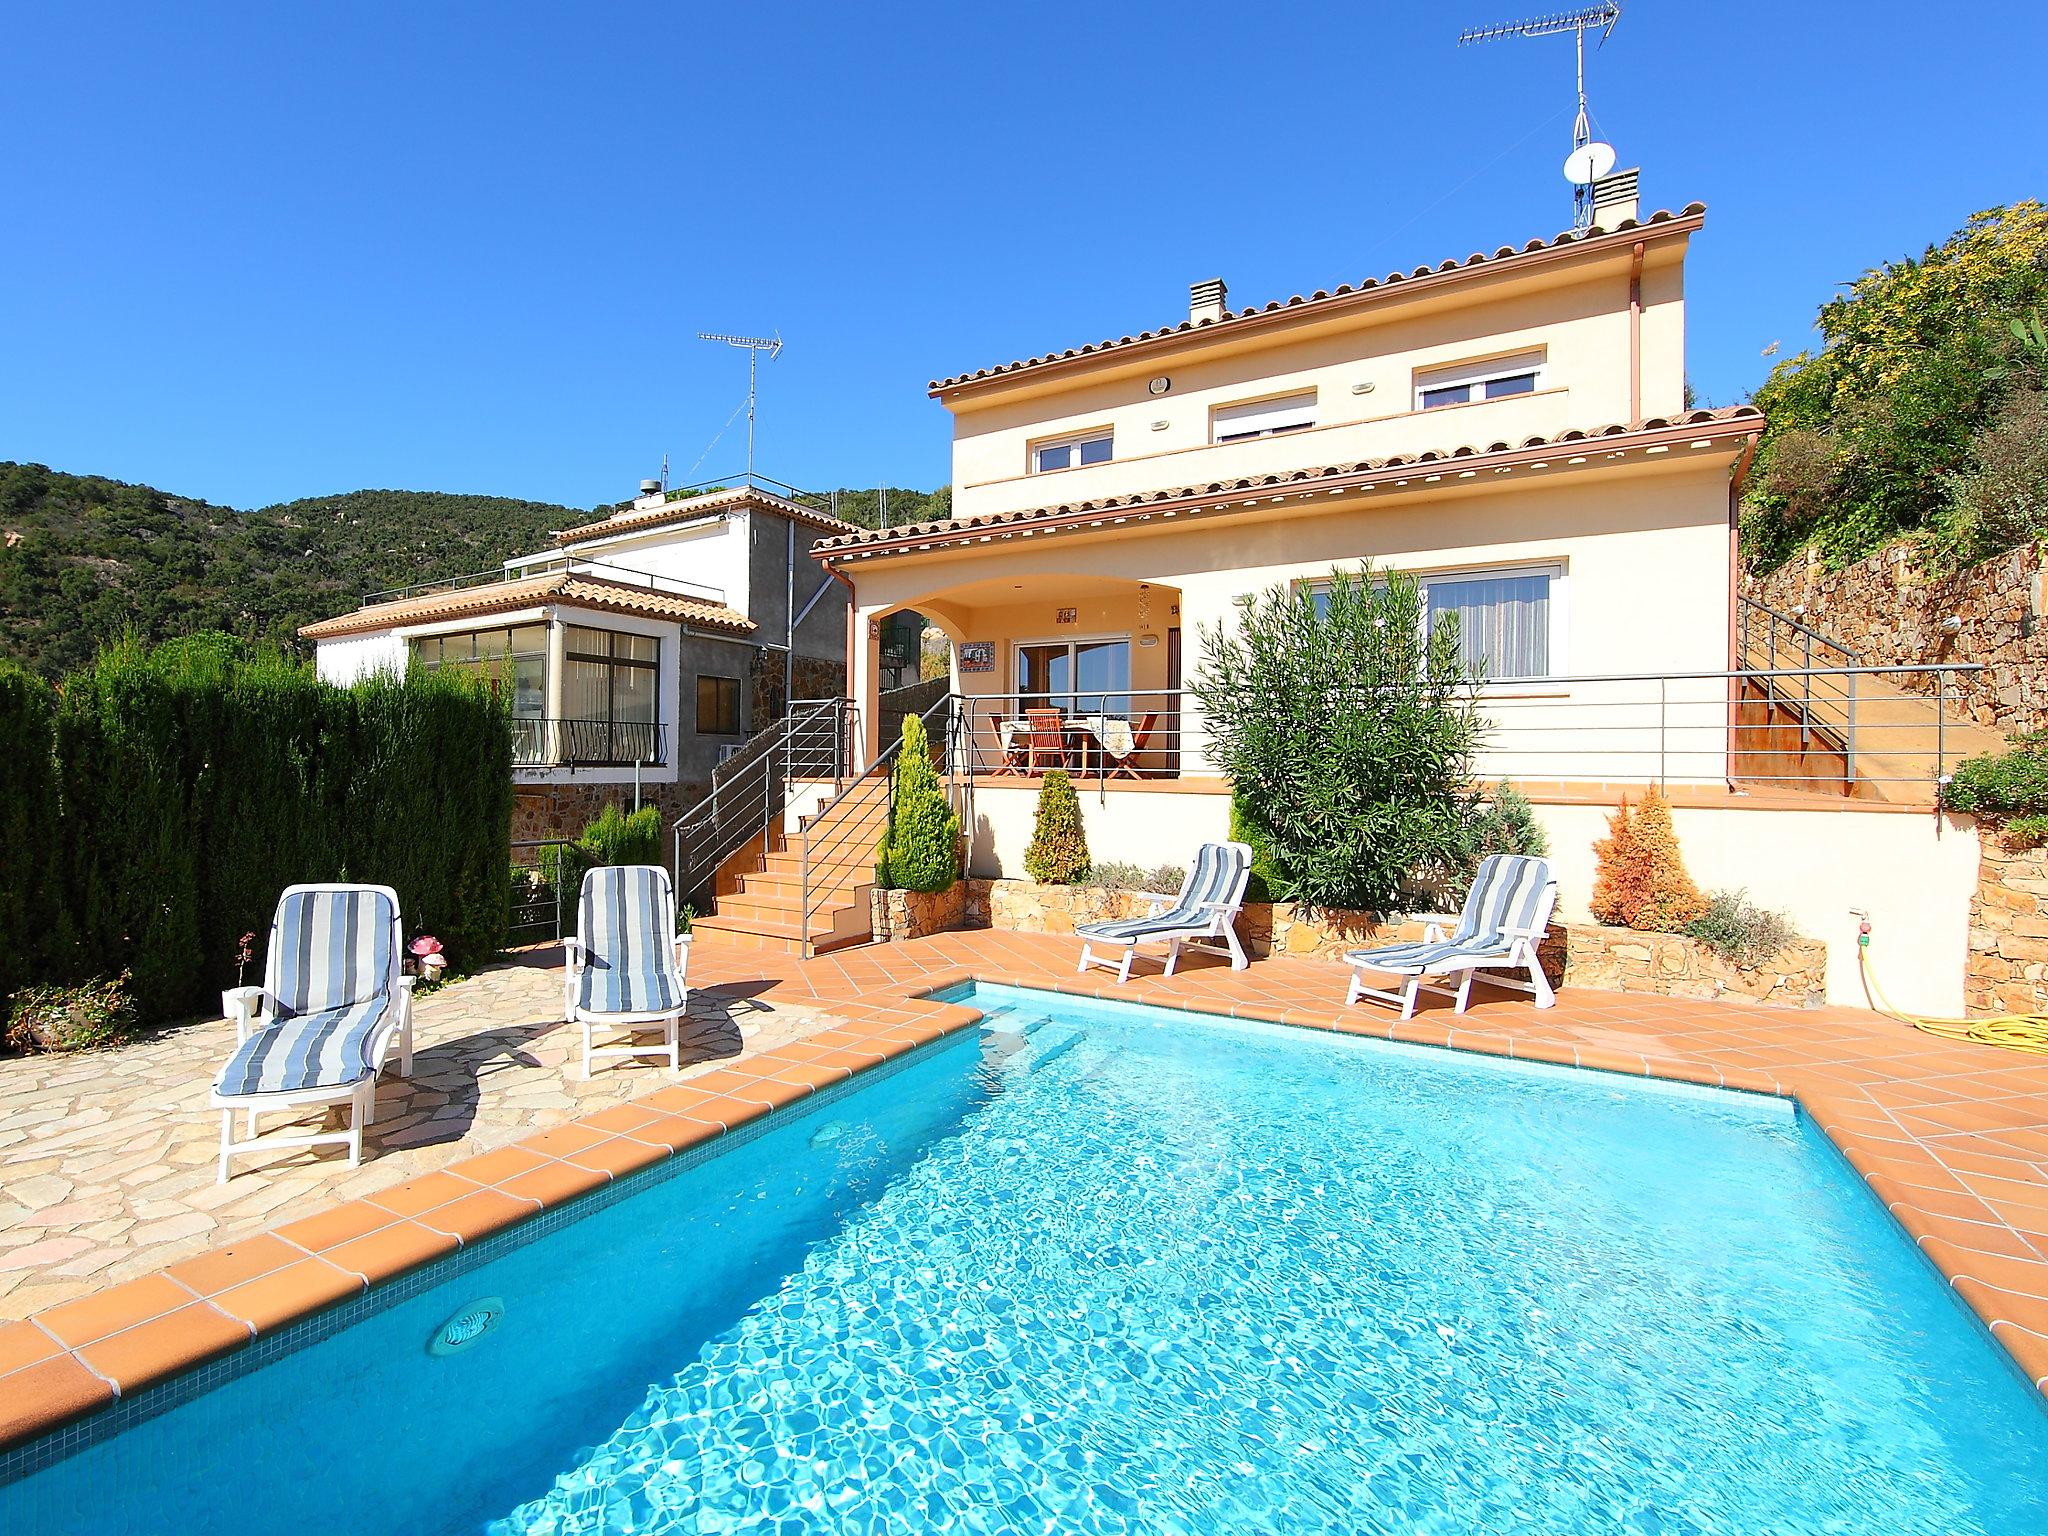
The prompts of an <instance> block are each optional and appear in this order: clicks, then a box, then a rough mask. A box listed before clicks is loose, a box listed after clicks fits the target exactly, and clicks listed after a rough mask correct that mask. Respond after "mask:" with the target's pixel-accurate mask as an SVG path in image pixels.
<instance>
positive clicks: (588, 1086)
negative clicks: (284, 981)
mask: <svg viewBox="0 0 2048 1536" xmlns="http://www.w3.org/2000/svg"><path fill="white" fill-rule="evenodd" d="M551 953H552V957H553V958H555V959H556V960H557V961H558V960H559V951H555V952H551ZM542 958H545V957H542V956H537V957H534V960H532V961H529V962H528V963H524V964H519V963H515V964H510V965H502V966H497V967H494V968H492V969H490V970H487V971H484V972H482V973H480V974H478V975H476V976H473V977H470V978H468V979H466V980H463V981H458V982H453V983H450V984H449V985H447V986H445V987H442V988H440V989H438V990H437V991H435V992H432V993H429V994H425V995H423V996H421V997H420V998H419V999H418V1000H417V1003H416V1005H415V1008H414V1013H413V1050H414V1059H413V1076H412V1079H411V1080H410V1081H409V1082H401V1081H399V1080H397V1078H396V1077H395V1075H393V1074H391V1073H387V1074H386V1076H385V1078H384V1080H383V1083H382V1084H381V1086H380V1088H379V1091H378V1101H377V1119H376V1121H375V1123H374V1124H373V1125H372V1127H371V1129H370V1131H369V1133H368V1134H367V1136H366V1138H365V1142H364V1148H363V1165H362V1167H360V1168H356V1169H351V1168H350V1167H349V1166H348V1163H347V1157H346V1152H345V1150H344V1149H342V1148H340V1147H310V1148H284V1149H279V1150H278V1151H277V1152H275V1153H272V1154H269V1155H265V1154H262V1153H251V1154H246V1155H242V1156H238V1157H237V1158H236V1159H235V1161H234V1164H233V1172H234V1177H233V1179H231V1180H230V1181H229V1182H228V1183H227V1184H225V1185H221V1184H219V1183H217V1182H216V1181H215V1180H216V1169H217V1164H216V1158H217V1155H218V1152H219V1144H220V1116H219V1114H218V1113H217V1112H215V1111H212V1110H209V1109H208V1108H207V1103H206V1100H207V1092H208V1089H209V1088H210V1087H211V1086H212V1082H213V1076H214V1073H215V1072H217V1071H218V1070H219V1068H220V1064H221V1063H222V1062H224V1061H225V1060H227V1058H228V1056H229V1054H230V1053H231V1052H232V1051H233V1049H234V1045H235V1030H234V1026H233V1025H232V1024H230V1023H229V1022H228V1021H227V1020H225V1019H214V1020H208V1021H204V1022H200V1023H194V1024H184V1025H179V1026H177V1027H175V1028H172V1029H168V1030H164V1031H162V1032H160V1033H158V1034H157V1035H155V1036H154V1037H153V1038H150V1039H147V1040H145V1041H142V1042H140V1043H137V1044H134V1045H130V1046H126V1047H123V1048H122V1049H120V1050H115V1051H96V1052H88V1053H84V1054H80V1055H70V1056H29V1057H10V1058H5V1059H0V1169H4V1173H0V1320H5V1319H14V1318H23V1317H27V1316H28V1315H29V1314H30V1313H32V1312H35V1311H38V1310H40V1309H41V1308H43V1307H47V1306H50V1305H52V1304H54V1303H57V1302H62V1301H68V1300H71V1299H72V1298H74V1297H77V1296H81V1295H84V1294H86V1293H87V1292H90V1291H95V1290H99V1289H102V1288H104V1287H106V1286H108V1285H111V1284H114V1283H116V1282H118V1281H120V1280H124V1279H127V1278H129V1277H131V1276H134V1275H139V1274H143V1273H145V1272H147V1271H150V1270H155V1269H160V1268H162V1267H163V1266H164V1265H166V1264H170V1263H174V1262H176V1261H177V1260H179V1259H182V1258H187V1257H190V1256H191V1255H193V1254H196V1253H200V1252H203V1251H205V1250H206V1249H209V1248H212V1247H215V1246H217V1245H219V1244H221V1243H225V1242H229V1241H232V1240H233V1239H235V1238H236V1237H238V1236H241V1235H244V1234H246V1233H251V1232H256V1231H260V1230H262V1229H264V1228H266V1227H270V1226H274V1225H276V1224H277V1223H278V1222H281V1221H286V1220H289V1219H290V1218H292V1217H293V1216H296V1215H300V1214H303V1213H305V1212H307V1211H311V1210H317V1209H320V1208H323V1207H325V1206H327V1205H330V1204H332V1203H334V1202H336V1201H340V1200H348V1199H353V1198H356V1197H358V1196H362V1195H367V1194H371V1193H374V1192H375V1191H377V1190H379V1189H384V1188H387V1187H389V1186H390V1185H393V1184H396V1183H398V1182H400V1181H401V1180H404V1179H409V1178H412V1177H414V1176H415V1175H417V1174H421V1173H427V1172H430V1171H432V1170H434V1169H437V1168H443V1167H445V1166H447V1165H448V1164H450V1163H453V1162H456V1161H458V1160H460V1159H462V1158H465V1157H468V1156H471V1155H473V1154H474V1153H477V1152H481V1151H486V1150H489V1149H491V1148H494V1147H499V1146H504V1145H506V1144H508V1143H510V1142H513V1141H517V1140H518V1139H520V1138H521V1137H523V1136H525V1135H526V1134H527V1133H529V1132H531V1131H536V1130H541V1129H544V1128H545V1127H548V1126H551V1125H555V1124H558V1123H560V1122H562V1121H565V1120H571V1119H575V1118H577V1117H578V1116H581V1115H584V1114H588V1113H590V1112H591V1111H593V1110H598V1109H603V1108H605V1107H606V1106H608V1105H613V1104H620V1103H623V1102H625V1101H626V1100H628V1099H631V1098H633V1097H635V1096H636V1095H639V1094H642V1093H646V1092H648V1091H650V1090H651V1089H653V1088H656V1087H659V1086H660V1085H661V1084H663V1083H666V1082H673V1081H676V1079H675V1078H674V1077H672V1076H671V1075H670V1073H669V1072H668V1070H667V1068H666V1066H665V1065H662V1064H659V1063H656V1062H655V1061H653V1060H652V1059H648V1060H645V1061H618V1060H613V1061H603V1062H600V1063H599V1064H598V1067H597V1070H596V1074H595V1076H594V1077H593V1079H592V1080H591V1081H589V1082H583V1081H581V1080H579V1077H578V1073H579V1072H580V1071H581V1064H582V1056H581V1052H582V1032H581V1030H578V1029H571V1028H570V1027H569V1026H568V1025H567V1024H566V1023H564V1022H563V1020H562V1016H561V1015H562V972H561V970H560V969H559V965H558V964H557V965H556V966H553V967H547V966H543V965H542V964H540V963H535V962H537V961H538V960H539V959H542ZM693 974H694V970H693ZM762 990H763V988H762V987H761V986H760V985H759V984H748V983H746V982H735V983H732V984H729V985H727V986H724V987H718V986H700V987H695V988H693V989H692V991H691V994H690V1013H689V1018H688V1019H687V1020H686V1021H685V1023H684V1026H683V1034H682V1042H683V1061H684V1070H683V1076H684V1077H685V1078H687V1077H689V1076H691V1075H693V1074H695V1073H702V1072H706V1071H709V1070H711V1068H712V1066H713V1065H714V1064H717V1063H729V1062H731V1061H733V1060H736V1059H738V1058H740V1057H743V1056H750V1055H754V1054H756V1053H758V1052H760V1051H763V1050H772V1049H774V1048H775V1047H777V1046H779V1045H782V1044H785V1043H787V1042H789V1041H791V1040H794V1039H797V1038H799V1037H801V1036H803V1035H806V1034H810V1033H812V1032H814V1031H815V1030H818V1029H820V1028H823V1027H824V1026H825V1025H826V1024H827V1023H828V1022H830V1015H827V1014H825V1013H824V1012H822V1011H821V1010H819V1009H817V1008H815V1007H811V1006H807V1005H806V1004H805V1003H804V1002H803V1001H801V1000H795V1001H793V1000H791V999H788V998H776V999H775V1000H773V1001H770V1000H769V999H767V998H764V997H760V996H758V995H757V994H758V993H760V992H761V991H762ZM321 1118H322V1112H321V1111H319V1110H313V1111H309V1112H308V1114H307V1115H306V1117H305V1119H304V1122H303V1124H304V1126H305V1127H308V1128H310V1127H311V1126H313V1125H314V1124H315V1123H316V1122H317V1121H318V1120H320V1119H321ZM290 1123H291V1122H290V1121H289V1120H288V1118H287V1116H286V1115H284V1114H282V1113H280V1114H278V1115H276V1116H266V1117H265V1118H264V1119H263V1121H262V1122H261V1128H262V1129H263V1130H265V1131H269V1130H271V1129H278V1130H283V1129H285V1128H286V1127H287V1126H288V1125H289V1124H290ZM335 1123H336V1125H337V1126H338V1125H340V1124H343V1123H345V1122H344V1121H343V1120H341V1119H340V1118H339V1117H338V1116H337V1118H336V1121H335Z"/></svg>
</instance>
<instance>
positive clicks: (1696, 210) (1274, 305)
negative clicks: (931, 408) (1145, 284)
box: [927, 203, 1707, 395]
mask: <svg viewBox="0 0 2048 1536" xmlns="http://www.w3.org/2000/svg"><path fill="white" fill-rule="evenodd" d="M1706 211H1707V205H1706V204H1705V203H1687V204H1686V205H1685V206H1684V207H1683V208H1681V209H1680V210H1679V211H1678V212H1676V213H1673V212H1671V211H1670V210H1669V209H1666V208H1660V209H1658V210H1657V211H1656V212H1655V213H1653V214H1651V215H1649V216H1648V217H1647V218H1644V219H1640V220H1638V219H1623V220H1622V221H1621V222H1620V223H1619V224H1617V225H1616V226H1615V227H1614V228H1613V229H1602V228H1599V227H1597V226H1596V227H1595V228H1593V229H1590V230H1588V231H1586V232H1585V233H1584V234H1576V233H1574V232H1572V231H1570V230H1566V231H1564V232H1563V233H1561V234H1558V235H1554V236H1552V237H1551V238H1550V239H1548V240H1531V241H1529V242H1528V243H1527V244H1526V245H1523V246H1521V247H1520V248H1519V249H1518V248H1516V247H1515V246H1511V245H1503V246H1501V247H1500V248H1499V249H1498V250H1496V251H1495V252H1494V253H1493V254H1492V255H1491V256H1488V255H1486V254H1485V253H1483V252H1480V251H1474V252H1473V253H1472V254H1471V255H1469V256H1467V257H1466V258H1465V259H1464V260H1463V261H1462V262H1461V261H1457V260H1455V259H1446V260H1444V261H1441V262H1439V263H1438V264H1437V265H1436V266H1434V267H1427V266H1424V267H1417V268H1416V269H1415V270H1414V271H1413V272H1409V273H1401V272H1389V273H1388V274H1387V275H1386V276H1385V277H1380V278H1373V277H1368V278H1365V279H1364V280H1362V281H1360V282H1357V283H1339V284H1338V285H1337V286H1336V287H1335V288H1329V289H1323V288H1318V289H1317V290H1316V291H1315V292H1314V293H1311V294H1307V295H1303V294H1299V293H1297V294H1292V295H1290V296H1289V297H1287V298H1285V299H1274V300H1273V301H1271V302H1270V303H1268V304H1265V305H1257V304H1252V305H1247V306H1246V307H1244V308H1242V309H1239V310H1236V311H1234V312H1233V311H1230V310H1225V311H1224V313H1223V318H1222V319H1220V320H1216V319H1208V318H1204V319H1201V320H1183V321H1181V322H1180V323H1179V324H1177V325H1163V326H1161V327H1159V328H1158V329H1157V330H1153V331H1140V332H1138V333H1137V334H1136V335H1135V336H1118V337H1114V338H1111V339H1109V340H1105V341H1095V342H1090V343H1088V344H1087V345H1085V346H1080V347H1069V348H1067V349H1066V351H1064V352H1047V353H1044V354H1042V355H1040V356H1038V357H1022V358H1016V359H1013V360H1012V361H1010V362H1007V363H997V364H996V365H995V366H994V367H992V368H977V369H975V370H974V371H973V372H972V373H956V374H954V375H953V376H952V377H951V378H946V379H933V380H932V381H931V383H930V384H929V386H927V388H928V392H929V393H931V394H934V395H938V394H943V393H945V392H946V391H947V390H951V389H959V388H961V387H962V386H964V385H969V384H979V383H982V382H984V381H985V380H989V379H998V378H1007V377H1008V376H1010V375H1012V374H1018V373H1024V372H1027V371H1028V370H1031V369H1034V368H1045V367H1049V366H1050V365H1052V364H1054V363H1063V362H1068V361H1070V360H1072V359H1074V358H1079V357H1091V356H1093V355H1094V354H1096V353H1098V352H1110V351H1116V350H1119V349H1121V348H1124V347H1129V346H1135V345H1138V344H1140V343H1143V342H1152V341H1162V340H1165V339H1166V338H1168V337H1175V336H1182V335H1186V334H1188V333H1191V332H1194V331H1204V330H1215V329H1218V328H1228V327H1229V326H1231V325H1234V324H1236V323H1238V322H1240V321H1244V320H1249V319H1252V318H1254V317H1255V316H1260V315H1270V314H1274V313H1276V312H1278V311H1281V310H1288V309H1298V308H1301V307H1303V306H1305V305H1311V304H1326V303H1334V302H1335V301H1337V300H1340V299H1346V298H1351V297H1354V296H1356V295H1359V294H1364V293H1368V292H1372V291H1374V290H1377V289H1384V288H1391V287H1396V286H1398V285H1399V284H1401V283H1405V282H1412V281H1414V280H1415V279H1417V278H1427V277H1435V276H1438V275H1440V274H1442V273H1445V272H1455V271H1462V270H1464V269H1467V268H1471V267H1481V266H1485V267H1492V266H1496V265H1498V264H1499V263H1501V262H1504V261H1514V260H1516V259H1518V258H1521V257H1526V256H1531V255H1534V254H1536V253H1538V252H1541V251H1557V250H1561V249H1563V248H1564V247H1566V246H1572V245H1582V244H1585V243H1587V242H1588V241H1598V240H1604V239H1614V238H1616V237H1619V236H1624V235H1628V234H1632V233H1634V232H1635V231H1637V230H1642V229H1649V228H1651V227H1653V226H1656V225H1662V224H1676V223H1681V222H1683V223H1685V224H1686V225H1688V226H1690V225H1692V224H1696V223H1697V222H1698V220H1699V219H1700V217H1701V216H1702V215H1703V214H1705V213H1706ZM1675 232H1676V231H1674V233H1675ZM1620 243H1626V242H1620Z"/></svg>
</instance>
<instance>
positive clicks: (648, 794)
mask: <svg viewBox="0 0 2048 1536" xmlns="http://www.w3.org/2000/svg"><path fill="white" fill-rule="evenodd" d="M709 788H710V786H709V785H707V784H643V785H641V786H640V803H641V804H642V805H653V806H656V807H658V808H659V809H660V811H661V821H662V825H663V826H667V825H668V824H669V823H671V822H673V821H674V820H675V819H676V818H677V817H678V816H680V815H682V814H683V812H684V811H685V810H687V809H688V808H689V807H690V806H692V805H695V804H696V803H697V801H698V800H700V799H702V798H703V796H704V794H705V793H706V791H707V790H708V789H709ZM607 805H616V806H618V808H619V809H620V810H622V811H630V810H632V809H633V786H632V785H630V784H515V785H514V786H513V787H512V841H513V842H515V843H526V842H539V841H544V840H546V839H550V838H574V837H575V836H576V835H577V834H578V833H580V832H581V831H582V830H583V829H584V827H586V826H587V825H589V823H590V822H591V821H592V819H593V818H595V817H596V816H597V814H598V813H599V812H600V811H602V810H603V809H604V808H605V807H606V806H607Z"/></svg>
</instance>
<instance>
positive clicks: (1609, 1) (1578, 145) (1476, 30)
mask: <svg viewBox="0 0 2048 1536" xmlns="http://www.w3.org/2000/svg"><path fill="white" fill-rule="evenodd" d="M1620 20H1621V0H1605V3H1604V4H1601V5H1589V6H1587V7H1585V8H1584V9H1583V10H1577V11H1553V12H1551V13H1550V14H1548V15H1545V16H1531V17H1528V18H1526V19H1525V20H1522V21H1503V22H1500V23H1499V24H1497V25H1495V26H1491V27H1467V28H1466V29H1465V30H1464V31H1462V32H1460V33H1459V34H1458V46H1459V47H1461V48H1462V47H1464V46H1465V44H1467V43H1490V42H1494V41H1496V40H1498V39H1500V38H1507V37H1550V36H1553V35H1554V34H1556V33H1559V32H1569V33H1571V34H1572V45H1573V48H1574V50H1575V51H1576V53H1577V55H1578V66H1579V115H1578V116H1577V117H1575V118H1573V119H1572V152H1571V154H1570V155H1569V156H1568V157H1567V158H1566V160H1565V162H1564V174H1565V179H1566V180H1567V181H1569V182H1571V183H1572V185H1573V191H1572V230H1573V231H1574V233H1579V234H1583V233H1584V232H1585V231H1586V230H1588V229H1590V228H1592V225H1593V183H1594V182H1596V181H1598V180H1599V179H1600V178H1601V177H1602V176H1605V175H1606V174H1607V173H1608V172H1609V171H1611V170H1613V169H1614V148H1613V146H1612V145H1608V144H1598V143H1595V142H1594V140H1593V128H1592V124H1591V123H1590V122H1589V121H1588V120H1587V117H1586V29H1587V28H1588V27H1593V28H1597V29H1598V31H1599V33H1600V39H1599V41H1600V43H1603V44H1604V43H1605V42H1606V41H1607V39H1608V38H1609V37H1610V36H1612V35H1613V33H1614V27H1615V23H1616V22H1618V21H1620Z"/></svg>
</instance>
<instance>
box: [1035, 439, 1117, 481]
mask: <svg viewBox="0 0 2048 1536" xmlns="http://www.w3.org/2000/svg"><path fill="white" fill-rule="evenodd" d="M1112 441H1113V438H1112V434H1111V433H1110V431H1109V430H1108V429H1107V428H1104V429H1103V430H1102V431H1100V432H1089V433H1086V434H1084V435H1083V436H1080V437H1063V438H1060V439H1059V440H1058V441H1057V442H1051V443H1037V444H1034V445H1033V447H1032V449H1031V472H1032V473H1033V474H1034V475H1042V474H1044V473H1045V472H1046V471H1047V470H1051V469H1079V468H1080V467H1082V466H1083V465H1086V464H1107V463H1108V462H1109V460H1110V450H1111V444H1112Z"/></svg>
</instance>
